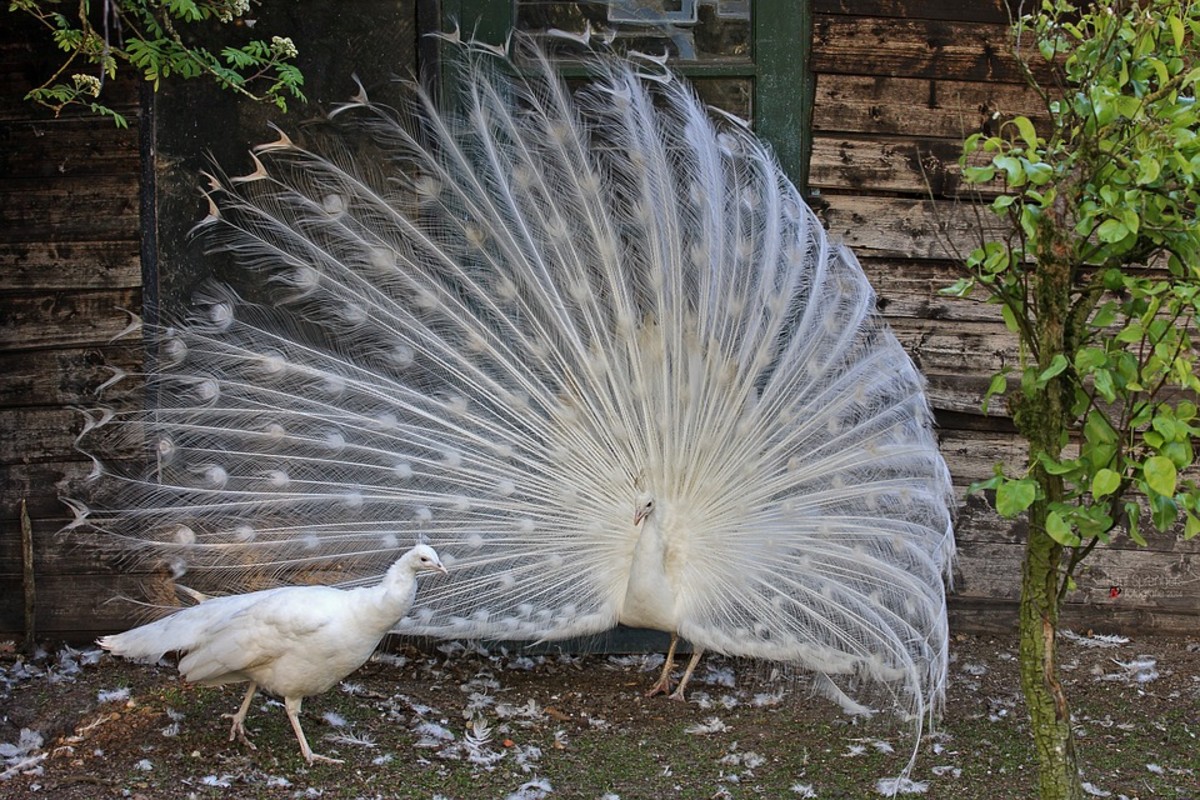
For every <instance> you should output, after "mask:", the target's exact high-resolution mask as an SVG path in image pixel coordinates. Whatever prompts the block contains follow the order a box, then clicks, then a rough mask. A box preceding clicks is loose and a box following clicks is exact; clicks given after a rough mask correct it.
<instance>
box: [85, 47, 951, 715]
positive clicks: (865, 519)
mask: <svg viewBox="0 0 1200 800" xmlns="http://www.w3.org/2000/svg"><path fill="white" fill-rule="evenodd" d="M514 47H515V49H516V51H517V54H516V56H515V59H516V60H517V63H518V66H519V68H514V67H513V66H512V65H511V64H508V63H507V62H506V61H505V60H504V59H503V58H502V57H500V56H498V55H497V53H496V52H495V50H494V49H492V48H488V47H484V46H480V45H473V44H469V43H468V44H463V45H462V47H461V51H462V55H463V80H462V82H461V84H462V86H463V89H462V93H461V95H460V96H459V97H458V104H457V108H458V113H457V114H455V115H447V114H443V113H440V112H438V111H437V110H435V108H434V105H433V103H432V101H431V100H429V98H427V97H426V96H424V95H421V94H420V93H419V92H418V93H417V94H416V99H415V100H414V101H413V106H412V107H411V108H408V109H405V110H404V113H403V114H401V115H393V114H391V113H389V112H387V111H386V110H384V109H381V108H379V107H376V106H374V105H371V104H370V103H368V102H367V101H366V100H365V98H360V99H358V100H356V101H355V102H352V103H350V104H348V105H346V106H344V107H341V108H339V109H338V110H337V111H336V112H335V114H334V117H335V122H337V123H343V122H345V123H347V124H348V128H349V130H350V131H351V133H349V134H347V136H348V137H352V136H353V135H355V134H364V133H365V134H366V135H367V136H368V137H369V138H370V140H371V143H370V145H369V148H368V149H364V150H359V151H356V150H355V149H354V147H351V146H349V145H346V144H344V143H341V142H338V143H336V144H335V145H333V146H332V147H329V148H328V149H326V151H325V152H327V153H329V155H322V154H321V153H320V152H318V151H317V150H315V149H306V148H305V147H302V146H300V145H298V144H296V143H293V142H292V141H291V140H290V139H288V138H287V137H282V138H281V139H280V140H279V141H277V142H274V143H271V144H267V145H263V146H261V147H259V148H257V149H256V150H255V159H256V161H257V163H258V167H257V169H256V170H255V172H254V173H253V174H251V175H248V176H246V177H244V178H236V177H235V178H230V177H225V176H216V177H214V178H213V179H212V191H211V199H212V211H211V214H210V215H209V217H208V218H206V219H205V220H204V221H203V222H202V223H201V225H200V226H199V228H200V230H201V232H202V233H203V234H204V235H205V237H206V240H207V241H208V243H209V244H210V246H211V247H212V249H214V250H216V251H221V252H224V253H227V254H229V255H230V256H231V257H232V259H234V260H235V261H236V263H238V264H239V265H241V267H242V268H243V269H244V270H245V273H246V276H247V279H248V280H249V281H250V282H252V283H255V284H256V288H255V289H254V290H253V292H254V293H255V294H254V298H255V300H254V301H253V302H252V301H251V300H249V299H244V298H240V297H238V296H236V295H234V294H233V293H232V292H230V291H225V290H220V291H217V290H213V291H209V292H208V293H207V295H205V297H203V298H202V299H201V300H199V301H198V302H197V303H196V304H195V306H194V308H193V310H192V314H191V317H190V318H189V319H188V320H187V321H186V322H185V323H183V324H181V325H179V326H177V327H175V328H172V329H169V330H165V331H162V332H161V334H162V335H161V336H160V337H159V340H158V342H159V344H158V358H159V368H158V370H157V371H156V372H155V373H154V374H153V375H151V376H150V378H151V380H152V385H153V389H154V392H155V395H156V397H157V405H156V407H155V408H154V409H153V410H152V411H147V412H134V413H118V414H116V415H115V417H113V420H112V422H111V423H110V424H109V425H108V426H105V427H106V428H110V429H111V428H112V427H113V426H114V425H116V426H117V427H118V429H120V430H127V431H132V432H136V433H138V434H142V433H148V434H149V437H150V441H151V447H152V448H153V452H154V455H155V458H156V461H157V464H156V471H155V472H154V473H153V474H151V475H148V476H136V477H128V476H126V477H124V478H122V479H121V482H120V483H119V484H118V485H117V486H116V488H117V489H119V495H118V497H117V499H116V501H115V502H113V503H112V504H111V505H108V506H107V507H104V508H97V509H95V510H93V511H91V512H90V516H89V517H88V521H89V522H90V523H92V524H94V525H96V526H97V527H99V528H102V529H105V530H108V531H112V532H114V533H116V534H118V535H120V536H123V537H125V539H126V541H127V543H128V544H129V545H130V546H132V547H134V548H141V549H147V550H148V551H149V552H150V553H152V554H153V555H154V556H155V557H160V558H163V559H165V560H166V561H167V562H168V563H170V564H171V565H172V566H173V567H174V568H175V569H176V570H177V571H178V572H183V571H185V570H199V571H204V572H205V574H207V575H209V576H210V577H211V578H213V579H214V580H215V583H216V585H217V586H219V587H221V588H224V589H228V588H230V587H236V586H238V585H239V581H243V580H252V579H257V578H259V577H261V576H262V574H263V573H264V572H265V573H268V574H275V573H286V572H288V571H291V570H296V569H307V568H310V567H313V568H324V567H330V566H333V567H335V568H336V569H339V570H343V571H344V573H345V575H346V576H347V578H348V580H349V582H351V583H353V581H354V580H355V579H356V578H357V577H359V576H367V575H371V574H375V573H377V571H378V570H379V568H380V565H381V562H383V560H384V559H385V558H387V554H388V553H389V552H390V551H391V550H392V548H393V547H394V543H395V539H396V537H407V536H412V535H415V534H417V533H421V534H427V535H428V536H429V539H430V541H431V542H432V543H433V544H435V545H436V546H437V548H438V549H439V551H440V552H441V553H442V555H443V558H444V559H445V560H446V563H447V565H449V566H451V567H452V568H453V569H454V572H455V580H454V581H453V582H448V583H445V584H442V585H440V586H437V587H434V588H433V589H432V590H431V591H429V592H426V593H424V594H423V595H422V599H421V601H420V602H419V603H418V605H417V607H416V608H415V609H414V613H413V614H412V615H410V616H409V617H407V618H406V619H405V620H403V621H402V623H401V625H400V628H399V629H400V630H401V631H404V632H411V633H417V634H425V635H433V636H439V637H484V638H498V639H509V640H514V639H517V640H546V639H557V638H564V637H571V636H577V635H588V634H595V633H597V632H601V631H605V630H608V629H610V628H611V627H613V626H614V625H616V624H617V623H618V622H624V623H627V624H629V625H635V626H646V627H651V628H658V629H661V630H664V631H668V632H670V633H672V634H673V635H678V636H681V637H684V638H686V639H687V640H689V641H690V642H691V643H692V644H693V646H695V647H696V648H697V649H712V650H717V651H720V652H723V653H729V654H736V655H742V656H750V657H755V658H764V659H772V660H778V661H784V662H789V663H792V664H795V665H798V666H800V667H803V668H806V669H810V670H814V671H816V672H818V673H820V674H821V675H822V676H823V677H822V678H821V681H822V682H823V683H824V684H827V685H828V686H830V687H833V686H834V683H835V682H840V684H841V685H842V686H843V687H850V686H852V685H858V682H859V679H861V678H866V679H871V680H872V681H873V682H874V683H875V684H876V685H879V686H882V687H884V688H885V689H887V690H888V691H889V692H890V693H891V695H892V696H893V698H894V699H895V701H896V702H897V704H898V706H899V707H900V708H901V710H902V711H904V712H912V713H914V714H915V715H917V716H918V718H919V717H920V716H922V715H923V714H924V712H932V710H933V708H934V707H935V706H936V705H937V700H938V698H940V696H941V692H942V685H943V681H944V679H945V675H946V647H947V631H946V616H945V591H944V576H945V574H946V572H947V568H948V565H949V562H950V559H951V556H952V553H953V549H954V543H953V535H952V531H951V513H950V504H951V488H950V481H949V476H948V474H947V471H946V468H945V465H944V463H943V461H942V458H941V456H940V455H939V453H938V448H937V443H936V440H935V437H934V435H933V433H932V430H931V417H930V413H929V411H928V408H927V405H926V402H925V398H924V395H923V383H922V380H921V378H920V376H919V375H918V373H917V371H916V369H915V368H914V366H913V364H912V362H911V361H910V360H909V358H908V357H907V355H906V354H905V353H904V351H903V349H902V348H901V346H900V345H899V343H898V342H897V341H896V339H895V337H894V336H893V335H892V334H891V332H890V331H889V330H888V329H887V327H886V326H885V325H884V323H883V322H882V321H881V320H880V319H879V318H878V316H877V315H876V312H875V296H874V293H873V292H872V290H871V288H870V286H869V285H868V282H867V280H866V278H865V277H864V275H863V273H862V271H861V269H860V268H859V266H858V264H857V262H856V261H855V259H854V256H853V255H852V254H851V253H850V251H849V250H847V249H846V248H845V247H842V246H839V245H835V244H833V243H831V242H830V241H829V240H828V239H827V237H826V236H825V233H824V232H823V230H822V229H821V225H820V223H819V222H818V220H817V219H816V217H815V216H814V214H813V213H812V211H811V210H810V209H809V208H808V207H807V206H806V205H805V203H804V201H803V200H802V199H801V197H800V195H799V193H798V192H797V190H796V188H795V187H794V186H793V185H792V184H791V182H790V181H789V180H788V179H787V177H786V176H785V175H784V174H783V173H782V172H781V171H780V168H779V166H778V165H777V164H776V162H775V160H774V158H773V157H772V155H771V154H770V152H769V150H768V149H767V148H766V147H765V146H764V145H763V144H762V143H760V142H759V141H758V140H757V139H755V137H754V136H753V135H752V134H751V133H750V132H748V131H747V130H746V129H745V128H744V127H742V126H740V125H739V124H737V123H736V121H732V120H722V121H721V125H720V126H718V125H716V124H714V121H713V119H712V118H710V115H709V114H708V113H707V111H706V109H705V108H704V107H703V106H702V105H701V103H700V102H699V101H698V100H697V99H696V97H695V96H694V95H693V93H692V91H691V89H690V88H689V87H688V86H687V85H686V84H685V83H683V82H681V81H680V80H678V79H677V78H675V77H673V76H671V75H670V74H669V73H668V72H667V71H666V70H665V69H664V68H662V67H661V65H659V64H657V63H655V62H652V61H649V60H644V61H637V62H630V61H626V60H621V59H617V58H612V57H608V56H605V55H596V54H595V53H592V52H585V53H584V54H583V55H582V56H581V57H582V59H583V61H584V63H586V64H587V66H588V67H589V68H590V69H591V71H592V72H594V73H595V75H594V80H593V81H591V82H590V83H589V84H588V85H587V86H586V87H585V88H582V89H579V90H578V91H576V92H574V93H571V92H570V91H568V89H567V88H566V86H565V85H564V84H563V83H562V82H560V81H559V80H558V78H557V77H556V76H555V75H554V73H553V69H552V68H551V66H550V65H549V64H548V63H547V61H546V59H545V57H544V55H543V54H542V53H541V52H540V51H539V50H538V48H537V47H536V46H534V45H533V44H531V43H530V42H529V41H528V40H527V39H524V38H521V37H517V38H516V39H515V40H514ZM585 49H586V48H585ZM514 75H515V77H514ZM336 135H340V134H336ZM352 152H358V153H359V154H360V155H359V156H358V157H356V158H352V157H351V156H350V155H349V153H352ZM364 152H365V153H369V154H370V156H369V157H366V156H363V155H361V154H362V153H364ZM106 474H108V473H107V471H106ZM109 485H110V486H111V485H113V484H111V483H110V484H109ZM648 504H651V505H652V508H649V507H648ZM647 511H649V513H646V512H647ZM146 531H149V532H150V533H146ZM190 580H191V579H190ZM669 669H670V666H669V665H668V669H667V671H666V672H665V673H664V680H663V681H660V683H659V684H658V685H656V689H660V690H665V689H667V688H668V686H669V680H670V675H669ZM826 677H827V678H829V679H830V680H826ZM833 691H834V692H835V693H837V692H839V691H840V690H838V689H833ZM679 694H680V696H682V687H680V690H679ZM842 699H843V700H845V701H846V702H847V703H848V702H849V700H848V698H845V697H842Z"/></svg>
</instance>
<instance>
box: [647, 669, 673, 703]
mask: <svg viewBox="0 0 1200 800" xmlns="http://www.w3.org/2000/svg"><path fill="white" fill-rule="evenodd" d="M670 691H671V678H670V676H668V675H664V676H663V677H661V678H659V679H658V680H657V681H655V682H654V685H653V686H651V687H650V688H649V689H647V690H646V694H645V696H646V697H654V696H655V695H660V694H669V693H670ZM671 696H672V697H674V696H675V695H671ZM680 699H682V698H680Z"/></svg>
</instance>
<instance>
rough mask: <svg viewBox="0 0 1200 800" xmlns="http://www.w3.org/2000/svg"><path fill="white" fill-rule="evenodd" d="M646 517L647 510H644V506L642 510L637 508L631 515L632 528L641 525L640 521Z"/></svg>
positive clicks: (648, 511)
mask: <svg viewBox="0 0 1200 800" xmlns="http://www.w3.org/2000/svg"><path fill="white" fill-rule="evenodd" d="M648 516H650V509H649V508H646V507H645V506H643V507H642V508H639V509H638V510H637V511H635V512H634V514H633V527H635V528H636V527H637V526H638V525H641V524H642V520H644V519H645V518H646V517H648Z"/></svg>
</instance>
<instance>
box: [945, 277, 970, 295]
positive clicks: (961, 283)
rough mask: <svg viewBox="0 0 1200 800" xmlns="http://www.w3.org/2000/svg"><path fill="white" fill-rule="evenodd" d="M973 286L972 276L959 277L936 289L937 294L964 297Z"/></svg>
mask: <svg viewBox="0 0 1200 800" xmlns="http://www.w3.org/2000/svg"><path fill="white" fill-rule="evenodd" d="M974 287H975V279H974V278H959V279H958V280H956V281H955V282H954V283H952V284H950V285H949V286H943V287H942V288H941V289H938V294H940V295H945V296H948V297H966V296H967V295H969V294H970V293H971V289H973V288H974Z"/></svg>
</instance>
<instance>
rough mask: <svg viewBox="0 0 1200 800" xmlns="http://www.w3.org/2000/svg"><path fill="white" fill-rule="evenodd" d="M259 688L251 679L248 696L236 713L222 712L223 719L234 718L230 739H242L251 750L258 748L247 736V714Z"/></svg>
mask: <svg viewBox="0 0 1200 800" xmlns="http://www.w3.org/2000/svg"><path fill="white" fill-rule="evenodd" d="M257 690H258V684H256V683H255V682H254V681H250V688H249V689H247V690H246V696H245V698H243V699H242V705H241V707H239V708H238V710H237V713H236V714H222V715H221V718H222V719H232V720H233V725H231V726H230V728H229V741H231V742H232V741H233V740H234V739H240V740H241V742H242V744H244V745H246V746H247V747H249V748H250V749H251V750H257V749H258V748H257V747H255V746H254V742H252V741H250V739H249V738H247V736H246V725H245V722H246V715H247V714H249V713H250V701H251V700H253V699H254V692H255V691H257Z"/></svg>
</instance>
